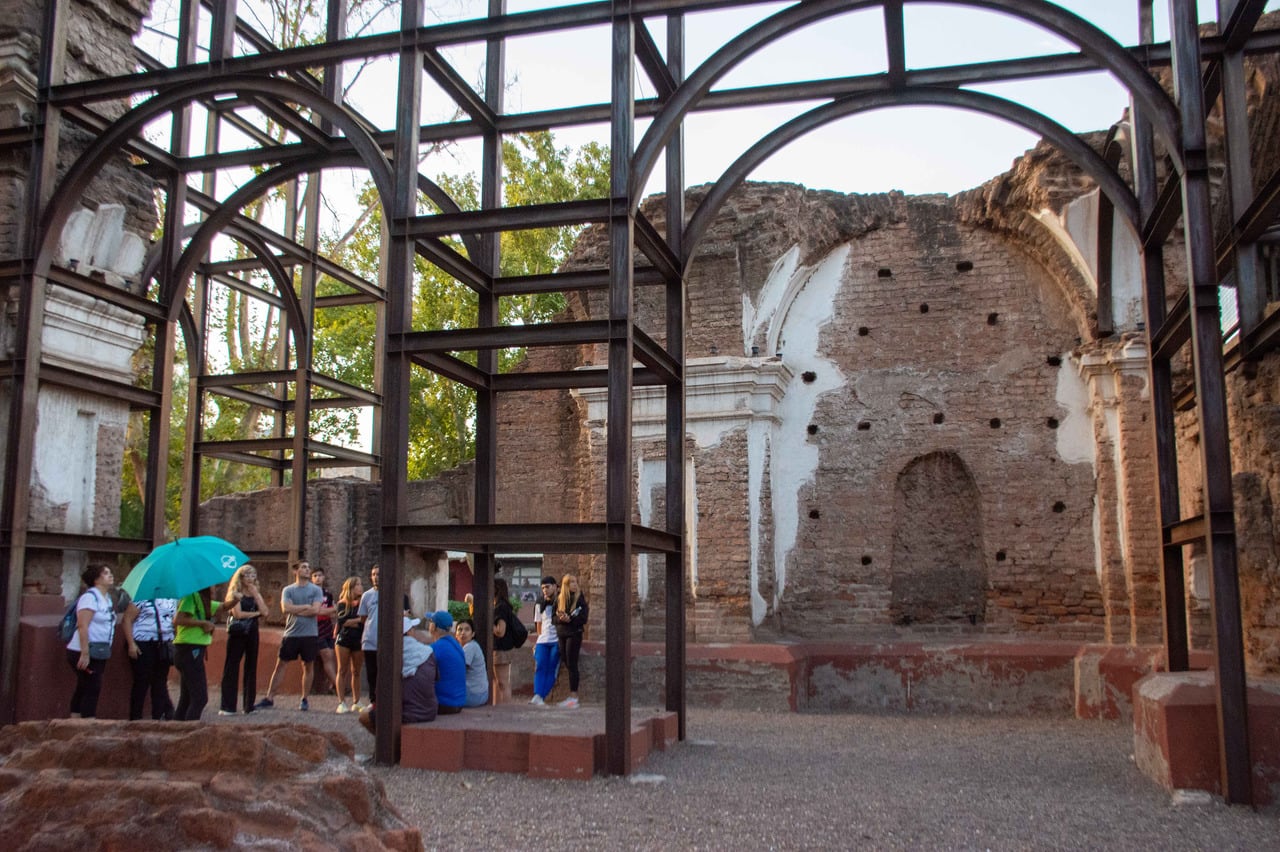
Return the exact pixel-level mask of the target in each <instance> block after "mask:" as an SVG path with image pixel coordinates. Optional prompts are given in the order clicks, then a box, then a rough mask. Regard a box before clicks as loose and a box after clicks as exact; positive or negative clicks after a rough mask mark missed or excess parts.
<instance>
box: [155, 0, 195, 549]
mask: <svg viewBox="0 0 1280 852" xmlns="http://www.w3.org/2000/svg"><path fill="white" fill-rule="evenodd" d="M178 15H179V17H178V55H177V62H178V65H180V66H181V65H192V64H194V63H195V62H196V59H197V58H198V56H199V54H198V48H199V33H200V2H199V0H182V4H181V6H180V8H179V12H178ZM190 145H191V107H190V106H183V107H182V108H181V109H178V110H175V111H174V113H173V119H172V121H171V123H170V129H169V151H170V152H171V153H172V154H173V155H174V156H175V157H179V158H181V157H186V156H189V155H190V153H191V152H190V150H189V149H190ZM166 179H167V181H168V186H167V187H166V188H165V205H164V235H163V236H162V237H161V243H160V252H161V255H160V256H161V258H162V260H161V262H160V267H159V270H160V301H161V303H162V304H164V305H166V306H169V307H170V308H171V309H170V311H169V316H170V317H171V319H170V321H169V322H166V323H162V324H157V325H156V352H155V361H154V367H153V368H152V369H153V373H154V375H155V377H156V380H158V381H161V382H163V385H162V386H161V388H160V410H159V411H157V412H156V419H157V421H158V422H155V423H152V424H151V432H150V434H149V436H148V442H147V473H148V476H147V492H148V496H149V497H150V496H152V493H153V492H152V487H153V483H154V489H155V490H154V502H152V503H151V504H150V509H151V511H150V512H149V516H150V528H149V530H148V537H149V538H150V539H151V541H152V544H155V545H159V544H163V543H164V541H165V539H166V537H167V536H166V531H167V530H166V526H167V519H166V517H165V508H166V507H165V492H166V488H165V485H166V483H167V482H168V458H169V428H170V423H169V421H170V417H171V414H172V412H173V359H174V357H175V356H174V349H175V347H176V344H177V334H178V324H177V320H176V317H177V316H178V313H179V311H178V305H176V304H175V303H176V302H178V301H181V291H182V288H181V285H182V282H181V281H175V280H174V277H173V276H174V268H175V267H176V266H177V263H178V258H179V257H180V256H181V255H182V232H183V228H184V226H185V224H186V207H187V180H186V176H185V175H182V174H171V175H169V176H168V177H167V178H166ZM201 301H202V302H203V301H204V300H203V299H202V300H201ZM202 311H203V308H202ZM200 331H201V333H202V334H203V329H200ZM187 345H188V353H187V354H188V363H191V364H194V365H195V367H196V370H195V375H193V376H189V377H188V384H187V434H186V441H185V443H184V446H183V458H184V460H185V470H186V472H187V479H186V481H185V482H184V483H183V495H182V505H181V508H180V517H179V521H178V534H179V535H190V534H191V533H192V532H193V531H194V530H195V529H196V526H197V521H196V515H197V510H198V508H199V506H200V468H201V464H202V463H201V457H200V455H199V454H197V453H196V450H195V447H196V443H197V442H198V441H199V440H200V437H201V424H202V422H203V417H202V414H201V410H202V406H201V404H200V403H201V401H202V399H203V395H202V393H201V387H200V375H201V374H203V372H204V359H205V347H204V339H203V337H201V339H200V340H198V341H190V340H189V341H187ZM191 347H195V348H196V349H197V350H198V354H197V357H198V358H199V360H198V361H193V360H192V358H191V355H192V353H191V352H190V348H191Z"/></svg>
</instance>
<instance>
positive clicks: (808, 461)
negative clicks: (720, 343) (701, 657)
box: [769, 244, 851, 607]
mask: <svg viewBox="0 0 1280 852" xmlns="http://www.w3.org/2000/svg"><path fill="white" fill-rule="evenodd" d="M850 251H851V249H850V246H849V245H848V244H846V245H842V246H840V247H838V248H836V249H834V250H833V251H831V252H830V253H828V254H827V256H826V257H824V258H823V259H822V260H821V261H819V263H818V264H817V265H816V266H815V267H813V268H812V269H804V268H802V269H798V270H796V273H795V275H794V276H793V277H794V279H795V280H794V281H793V282H789V286H788V288H787V292H788V293H790V294H793V297H792V298H791V299H790V301H789V302H786V303H783V304H782V305H780V306H779V314H778V316H776V317H775V318H774V321H773V323H772V325H771V328H770V334H769V339H770V340H778V341H781V340H784V339H785V340H786V348H785V353H784V356H783V357H784V360H785V361H786V362H787V364H788V365H789V366H790V367H791V369H792V378H791V381H790V383H789V385H788V386H787V392H786V395H785V396H784V397H783V398H782V401H781V403H780V404H779V406H778V418H777V421H776V422H775V424H774V426H773V432H772V434H771V435H770V441H769V444H770V455H771V462H770V465H769V473H770V478H769V485H770V490H771V494H772V503H773V572H774V593H773V604H774V606H775V607H776V606H777V605H778V602H779V601H780V600H781V598H782V594H783V592H784V591H785V590H786V581H787V556H788V555H790V553H791V551H792V549H794V547H795V544H796V535H797V533H798V531H799V525H800V518H799V515H800V490H801V488H803V487H804V486H805V485H806V484H807V483H810V482H812V481H813V479H814V476H815V475H816V473H817V470H818V447H817V446H816V445H815V444H813V443H811V442H810V441H809V440H808V431H807V429H806V426H807V425H808V423H810V422H811V420H812V419H813V413H814V411H815V409H816V408H817V405H818V399H819V398H820V397H821V396H822V394H824V393H828V392H829V391H832V390H836V389H837V388H841V387H843V386H844V384H845V381H846V380H845V376H844V374H843V373H841V372H840V368H839V367H837V366H836V364H835V363H834V362H833V361H829V360H828V359H826V358H824V357H822V356H821V355H820V354H819V350H818V343H819V335H820V332H821V330H822V328H823V327H824V326H826V325H827V323H829V322H830V321H831V317H832V314H833V312H834V304H835V296H836V293H837V291H839V289H840V284H841V281H842V280H843V278H844V274H845V267H846V264H847V263H848V260H849V254H850ZM805 371H812V372H813V373H814V376H815V378H814V380H813V381H812V382H805V381H804V380H803V377H802V376H803V373H804V372H805Z"/></svg>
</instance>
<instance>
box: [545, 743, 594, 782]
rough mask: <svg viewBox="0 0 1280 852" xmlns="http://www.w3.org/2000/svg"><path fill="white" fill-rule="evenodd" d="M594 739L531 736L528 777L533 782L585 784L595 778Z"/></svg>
mask: <svg viewBox="0 0 1280 852" xmlns="http://www.w3.org/2000/svg"><path fill="white" fill-rule="evenodd" d="M594 740H595V738H594V737H591V736H566V735H554V734H531V735H530V736H529V774H530V775H531V776H533V777H534V778H575V779H579V780H583V781H585V780H588V779H589V778H591V776H592V775H594V774H595V742H594Z"/></svg>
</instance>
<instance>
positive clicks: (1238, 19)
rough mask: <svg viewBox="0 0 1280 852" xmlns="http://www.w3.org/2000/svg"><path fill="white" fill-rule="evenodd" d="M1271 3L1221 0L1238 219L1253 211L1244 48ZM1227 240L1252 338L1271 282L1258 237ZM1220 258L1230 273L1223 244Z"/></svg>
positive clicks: (1227, 148)
mask: <svg viewBox="0 0 1280 852" xmlns="http://www.w3.org/2000/svg"><path fill="white" fill-rule="evenodd" d="M1265 5H1266V4H1265V3H1262V2H1253V3H1245V2H1236V0H1218V20H1219V21H1223V22H1225V23H1224V24H1223V25H1222V26H1220V31H1221V32H1222V33H1223V35H1224V36H1225V37H1226V43H1227V46H1228V49H1227V51H1226V52H1225V53H1224V54H1223V55H1222V58H1221V59H1220V60H1219V61H1218V62H1216V63H1214V64H1213V67H1214V68H1217V69H1218V77H1219V78H1220V81H1221V86H1222V98H1221V101H1220V102H1219V103H1220V106H1221V109H1222V132H1223V148H1224V153H1225V161H1226V162H1225V166H1226V170H1227V172H1226V181H1225V183H1226V187H1225V188H1226V198H1225V201H1226V203H1227V204H1228V205H1230V210H1231V218H1232V221H1234V222H1238V221H1240V219H1241V217H1243V216H1247V215H1248V214H1249V207H1250V198H1251V197H1252V196H1253V164H1252V163H1251V161H1250V159H1251V152H1250V130H1249V103H1248V100H1249V90H1250V87H1249V81H1248V76H1247V72H1246V70H1245V65H1244V55H1243V54H1242V53H1241V52H1240V47H1241V46H1243V44H1244V42H1245V38H1246V37H1247V36H1248V32H1249V31H1251V30H1252V29H1253V26H1254V24H1256V23H1257V20H1258V18H1259V17H1261V15H1262V10H1263V8H1264V6H1265ZM1207 102H1208V103H1212V101H1207ZM1233 230H1234V229H1233ZM1224 242H1227V243H1229V244H1230V245H1231V248H1230V249H1229V250H1228V251H1227V252H1226V254H1227V267H1228V270H1229V273H1228V274H1230V275H1231V277H1232V280H1234V281H1235V286H1236V306H1237V309H1238V317H1239V323H1240V332H1241V335H1242V336H1243V337H1245V338H1247V337H1248V336H1249V334H1250V332H1251V331H1252V330H1253V329H1254V328H1255V327H1256V326H1257V325H1258V323H1259V322H1261V321H1262V312H1263V309H1264V308H1265V306H1266V302H1267V294H1266V292H1265V289H1266V282H1265V281H1264V280H1263V279H1262V277H1261V276H1260V275H1259V274H1258V272H1259V270H1258V250H1257V247H1256V246H1255V245H1254V241H1253V240H1249V239H1245V240H1241V239H1238V238H1237V237H1236V235H1235V234H1234V233H1233V234H1231V235H1228V237H1227V238H1226V240H1224ZM1217 257H1218V262H1217V264H1216V266H1217V269H1218V276H1219V278H1226V277H1227V276H1226V275H1224V272H1223V268H1222V267H1223V263H1222V259H1223V251H1222V247H1221V244H1219V247H1218V251H1217Z"/></svg>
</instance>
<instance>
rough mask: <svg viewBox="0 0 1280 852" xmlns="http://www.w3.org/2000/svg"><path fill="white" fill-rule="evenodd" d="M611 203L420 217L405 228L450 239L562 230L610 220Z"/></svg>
mask: <svg viewBox="0 0 1280 852" xmlns="http://www.w3.org/2000/svg"><path fill="white" fill-rule="evenodd" d="M611 204H612V202H610V200H609V199H607V198H599V199H589V200H586V201H561V202H558V203H555V204H527V205H524V206H521V207H503V208H499V209H493V210H469V211H465V212H459V213H436V214H434V215H431V216H417V217H415V218H413V219H411V220H409V221H408V222H407V223H405V225H404V231H403V233H404V234H405V235H406V236H410V237H414V238H421V237H446V236H449V235H451V234H462V233H469V234H488V233H494V232H497V231H516V230H532V229H534V228H562V227H565V226H566V225H581V224H589V223H593V222H605V221H608V219H609V215H610V210H611Z"/></svg>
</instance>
